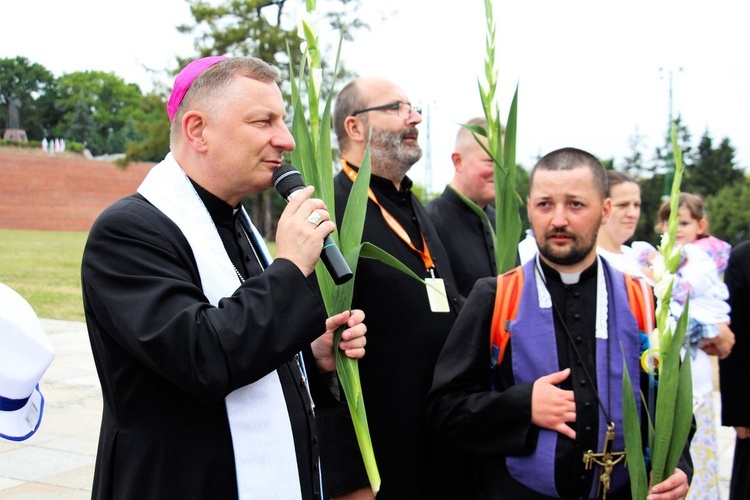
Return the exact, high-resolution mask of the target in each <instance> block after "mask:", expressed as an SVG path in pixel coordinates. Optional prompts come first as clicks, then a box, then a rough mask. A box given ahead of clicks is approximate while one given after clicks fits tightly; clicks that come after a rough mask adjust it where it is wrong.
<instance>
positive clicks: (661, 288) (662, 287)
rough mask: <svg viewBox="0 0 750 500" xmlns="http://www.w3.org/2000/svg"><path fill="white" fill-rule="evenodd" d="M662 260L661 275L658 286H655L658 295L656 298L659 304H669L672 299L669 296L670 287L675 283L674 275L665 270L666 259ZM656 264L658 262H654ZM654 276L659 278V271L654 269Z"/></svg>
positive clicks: (655, 292)
mask: <svg viewBox="0 0 750 500" xmlns="http://www.w3.org/2000/svg"><path fill="white" fill-rule="evenodd" d="M660 260H661V264H662V267H661V273H660V274H659V275H658V280H657V282H656V284H654V295H656V298H657V300H658V301H659V302H667V303H668V302H669V300H670V297H669V295H668V293H669V291H670V286H671V285H672V283H673V282H674V278H675V276H674V274H672V273H670V272H669V271H667V270H666V269H664V268H663V264H664V259H660ZM654 262H656V261H654ZM654 276H655V277H656V276H657V271H656V269H655V268H654Z"/></svg>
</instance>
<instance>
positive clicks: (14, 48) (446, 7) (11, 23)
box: [0, 0, 750, 191]
mask: <svg viewBox="0 0 750 500" xmlns="http://www.w3.org/2000/svg"><path fill="white" fill-rule="evenodd" d="M363 3H365V4H367V5H366V6H365V8H364V11H363V13H361V14H360V16H361V17H363V18H365V19H366V20H367V22H368V23H369V24H370V26H371V29H370V30H369V31H360V32H358V34H357V36H356V40H354V41H353V42H347V43H346V44H345V46H344V49H343V54H342V55H343V58H344V61H345V63H346V64H347V65H348V66H349V67H350V68H351V69H353V70H355V71H357V72H358V73H360V74H362V75H372V76H383V77H387V78H389V79H391V80H393V81H395V82H396V83H398V84H399V85H400V86H401V87H402V88H403V89H404V90H405V91H406V93H407V95H408V96H409V98H410V100H411V101H412V102H413V103H415V104H421V105H422V106H423V107H424V108H426V107H427V106H429V107H430V110H431V112H430V117H431V119H430V123H429V127H428V126H427V123H424V122H423V124H422V125H421V126H420V142H421V144H422V146H423V148H425V150H428V149H429V152H430V154H429V155H427V154H426V155H425V158H424V159H423V160H422V161H420V162H419V163H418V164H417V165H415V167H414V168H413V170H412V172H411V174H410V175H411V176H412V177H413V178H414V180H415V181H416V182H418V183H421V184H426V183H427V175H426V170H427V169H426V168H425V166H426V164H427V161H426V159H427V157H428V156H429V158H430V160H431V161H430V164H431V171H432V175H431V179H432V180H431V186H432V190H433V191H439V190H442V187H443V186H444V185H445V184H446V183H447V182H449V181H450V179H451V176H452V165H451V163H450V153H451V151H452V146H453V141H454V137H455V132H456V131H457V129H458V123H461V122H465V121H466V120H468V119H469V118H471V117H473V116H476V115H479V114H481V106H480V100H479V93H478V90H477V78H479V77H481V75H482V73H483V67H484V66H483V65H484V54H485V49H484V37H485V17H484V3H483V1H482V0H469V1H461V2H449V3H438V2H435V1H434V0H408V1H404V0H378V1H377V2H373V1H372V0H363ZM320 5H322V3H321V2H319V6H320ZM493 6H494V13H495V20H496V23H497V39H496V46H497V54H498V55H497V62H498V69H499V71H500V84H499V92H500V105H501V110H502V111H501V112H502V114H503V120H505V117H506V115H507V112H508V107H509V105H510V100H511V97H512V93H513V91H514V89H515V86H516V85H518V86H519V115H518V122H519V123H518V125H519V130H518V161H519V162H520V163H522V164H523V165H524V166H525V167H527V168H530V167H531V166H532V165H533V163H534V161H535V159H536V157H537V156H539V155H542V154H544V153H547V152H549V151H551V150H553V149H556V148H558V147H563V146H575V147H579V148H582V149H585V150H587V151H590V152H591V153H593V154H595V155H597V156H599V157H600V158H614V159H615V164H616V165H618V164H619V165H622V162H623V158H624V157H625V156H628V155H629V154H630V146H629V143H630V141H631V138H632V137H633V136H634V135H635V134H636V133H637V134H639V135H640V136H641V137H642V151H643V153H644V155H645V158H646V159H651V158H652V157H653V154H654V149H655V147H656V146H657V145H660V144H662V142H663V138H664V135H665V134H666V130H667V124H668V120H669V83H668V82H669V74H670V72H671V73H672V80H673V85H672V88H673V97H672V108H673V115H674V116H676V115H677V114H681V115H682V117H683V120H684V123H685V124H686V125H687V126H688V128H689V130H690V132H691V133H692V135H693V144H694V145H697V142H698V140H699V138H700V137H701V136H702V135H703V134H704V132H706V131H707V130H708V132H709V133H710V134H711V136H712V137H713V138H714V141H715V143H716V144H718V142H719V141H720V140H721V139H722V138H724V137H729V138H730V140H731V142H732V144H733V145H734V146H735V148H736V150H737V154H736V159H737V161H738V163H739V164H740V165H741V166H744V167H748V166H750V127H749V126H748V125H747V123H746V122H747V119H748V116H750V52H749V51H748V50H747V47H748V42H747V38H746V37H747V28H746V24H747V16H746V13H745V11H746V8H745V7H743V2H742V1H740V0H714V1H713V2H693V1H677V0H659V1H645V0H631V1H629V2H611V1H602V0H586V1H583V0H569V1H566V2H561V1H559V0H545V1H533V0H527V1H512V2H511V1H505V0H494V3H493ZM190 20H191V16H190V13H189V8H188V5H187V2H185V1H184V0H130V1H128V2H123V1H117V2H115V1H111V0H67V1H65V2H60V1H57V0H27V1H26V2H4V5H3V9H2V29H0V58H7V57H16V56H18V55H21V56H25V57H27V58H28V59H29V60H30V61H31V62H36V63H39V64H42V65H43V66H45V67H46V68H48V69H49V70H50V71H52V73H53V74H54V75H55V76H61V75H62V74H63V73H69V72H72V71H80V70H100V71H109V72H114V73H115V74H117V75H118V76H120V77H121V78H123V79H124V80H125V81H126V82H128V83H131V82H132V83H138V84H139V85H140V86H141V87H142V89H143V90H148V89H149V88H150V87H151V79H152V76H151V74H150V73H149V72H147V71H146V70H145V69H144V66H145V67H149V68H163V67H169V68H171V67H172V66H173V65H174V58H175V56H178V55H179V56H182V57H187V56H190V55H192V54H193V53H194V52H193V48H192V40H191V39H190V37H186V36H184V35H180V34H178V33H177V31H176V26H177V25H179V24H181V23H186V22H189V21H190ZM322 37H323V39H324V40H326V38H328V39H330V40H336V39H337V35H335V34H332V33H323V34H322ZM660 68H661V70H660ZM428 128H429V134H428ZM428 135H429V140H428Z"/></svg>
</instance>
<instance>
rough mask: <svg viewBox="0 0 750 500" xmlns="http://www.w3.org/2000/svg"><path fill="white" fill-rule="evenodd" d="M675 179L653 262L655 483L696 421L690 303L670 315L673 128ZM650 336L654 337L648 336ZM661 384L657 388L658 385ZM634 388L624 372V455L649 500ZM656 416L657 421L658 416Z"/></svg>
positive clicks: (634, 482) (651, 441) (676, 250)
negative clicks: (687, 343) (687, 346)
mask: <svg viewBox="0 0 750 500" xmlns="http://www.w3.org/2000/svg"><path fill="white" fill-rule="evenodd" d="M671 132H672V144H673V147H674V158H675V175H674V179H673V181H672V194H671V198H670V199H671V201H670V207H671V212H670V215H669V222H668V229H667V232H666V233H665V234H663V235H662V237H661V244H660V245H659V249H658V250H659V254H658V255H657V256H656V258H655V259H654V262H653V264H652V270H653V272H654V279H655V283H656V284H655V285H654V295H655V297H656V304H657V305H656V328H655V329H654V331H653V332H650V335H649V340H650V347H649V350H650V353H649V354H650V355H649V356H648V359H652V360H654V362H653V363H652V364H651V365H650V366H647V368H648V370H649V379H650V380H651V382H652V383H651V384H650V385H649V392H651V391H653V388H654V385H657V384H658V392H657V395H656V401H655V402H654V398H653V394H649V397H648V402H647V401H646V398H645V397H642V398H641V399H642V400H643V402H644V404H646V405H647V409H648V415H649V422H648V439H647V442H648V450H650V463H651V478H650V479H651V481H650V482H651V484H658V483H660V482H662V481H664V480H665V479H666V478H668V477H669V476H670V475H672V473H673V472H674V470H675V467H676V466H677V462H678V461H679V458H680V456H681V455H682V452H683V450H684V448H685V445H686V443H687V439H688V436H689V433H690V427H691V425H692V418H693V403H692V401H693V383H692V376H691V369H690V356H684V358H683V356H682V352H681V351H682V347H683V341H684V339H685V331H686V329H687V322H688V314H689V300H688V301H686V302H685V307H684V309H683V311H682V314H681V315H680V317H679V319H678V320H677V321H675V319H674V318H673V317H672V316H671V315H670V313H669V303H670V301H671V295H672V286H673V285H674V279H675V273H676V271H677V267H678V266H679V264H680V254H681V250H682V247H681V246H679V245H677V246H676V245H675V236H676V234H677V211H678V203H679V197H680V184H681V182H682V174H683V170H684V169H683V164H682V151H681V150H680V149H679V147H678V146H677V132H676V128H675V125H674V124H673V125H672V131H671ZM646 333H649V332H646ZM657 379H658V383H657V384H655V383H653V382H654V381H655V380H657ZM632 394H633V390H632V384H631V380H630V377H629V374H628V372H627V367H625V370H624V373H623V411H624V415H623V425H624V427H625V450H626V453H627V457H628V458H627V461H628V470H629V473H630V484H631V495H632V497H633V498H638V499H640V498H646V495H647V494H648V485H649V480H648V477H647V473H646V458H645V457H644V454H643V445H642V440H641V439H642V437H641V426H640V419H639V418H638V411H637V406H636V404H635V400H634V399H633V397H632V396H631V395H632ZM654 415H655V417H654Z"/></svg>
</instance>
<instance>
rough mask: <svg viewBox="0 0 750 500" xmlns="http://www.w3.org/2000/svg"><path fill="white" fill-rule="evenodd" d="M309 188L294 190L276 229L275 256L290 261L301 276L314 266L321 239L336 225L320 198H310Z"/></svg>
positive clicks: (321, 243)
mask: <svg viewBox="0 0 750 500" xmlns="http://www.w3.org/2000/svg"><path fill="white" fill-rule="evenodd" d="M312 192H313V187H312V186H307V187H306V188H304V189H300V190H299V191H295V192H294V195H293V196H291V199H290V200H289V204H288V205H287V206H286V208H285V209H284V211H283V212H282V213H281V217H279V225H278V227H277V229H276V258H278V259H287V260H290V261H292V262H293V263H294V264H295V265H296V266H297V267H298V268H299V270H300V271H302V274H304V275H305V276H310V274H312V272H313V271H314V270H315V264H316V263H317V262H318V259H319V258H320V252H321V251H322V250H323V239H325V237H326V236H328V235H329V234H331V233H332V232H333V230H334V229H336V226H335V224H334V223H333V221H331V215H330V214H329V213H328V211H327V210H326V206H325V203H323V200H319V199H317V198H310V196H311V195H312ZM310 217H312V219H310Z"/></svg>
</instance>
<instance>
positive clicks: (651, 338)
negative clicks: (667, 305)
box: [648, 327, 659, 349]
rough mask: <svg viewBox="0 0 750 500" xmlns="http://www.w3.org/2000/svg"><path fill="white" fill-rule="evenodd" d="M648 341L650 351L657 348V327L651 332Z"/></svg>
mask: <svg viewBox="0 0 750 500" xmlns="http://www.w3.org/2000/svg"><path fill="white" fill-rule="evenodd" d="M648 340H649V343H650V344H651V345H650V346H649V347H650V348H651V349H658V348H659V328H658V327H656V328H654V329H653V330H651V333H650V334H649V336H648Z"/></svg>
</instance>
